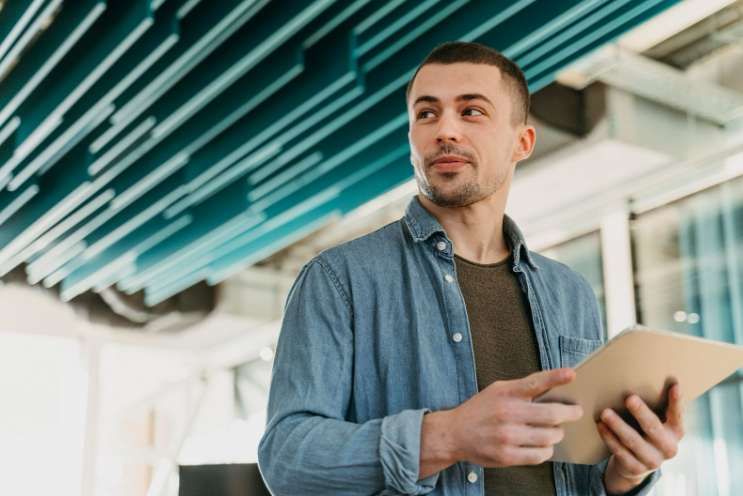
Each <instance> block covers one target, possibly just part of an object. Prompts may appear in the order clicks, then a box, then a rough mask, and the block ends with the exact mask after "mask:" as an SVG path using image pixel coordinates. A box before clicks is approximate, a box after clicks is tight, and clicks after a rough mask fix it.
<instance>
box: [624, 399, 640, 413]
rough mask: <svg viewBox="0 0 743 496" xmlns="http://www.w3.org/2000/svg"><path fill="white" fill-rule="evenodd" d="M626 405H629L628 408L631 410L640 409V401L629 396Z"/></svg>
mask: <svg viewBox="0 0 743 496" xmlns="http://www.w3.org/2000/svg"><path fill="white" fill-rule="evenodd" d="M627 403H629V407H630V408H631V409H633V410H637V409H638V408H639V407H640V400H638V399H637V397H635V396H631V397H630V399H629V400H628V401H627Z"/></svg>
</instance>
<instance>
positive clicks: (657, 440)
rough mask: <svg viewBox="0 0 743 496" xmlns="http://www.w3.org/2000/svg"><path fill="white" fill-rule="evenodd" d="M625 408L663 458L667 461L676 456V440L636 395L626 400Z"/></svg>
mask: <svg viewBox="0 0 743 496" xmlns="http://www.w3.org/2000/svg"><path fill="white" fill-rule="evenodd" d="M626 404H627V408H629V410H630V412H631V413H632V415H634V416H635V418H636V419H637V421H638V422H639V423H640V427H642V430H643V431H644V432H645V434H647V436H648V438H649V440H650V442H651V443H652V444H653V445H654V446H655V448H656V449H657V450H658V451H660V452H661V454H662V455H663V458H664V459H666V460H668V459H670V458H673V457H674V456H676V452H677V451H678V448H677V439H676V437H675V435H674V434H672V433H671V432H670V431H669V430H668V429H666V428H665V426H664V425H663V424H662V423H661V421H660V419H659V418H658V416H657V415H656V414H655V412H653V411H652V410H651V409H650V408H649V407H648V406H647V404H646V403H645V402H644V401H642V399H640V397H639V396H637V395H632V396H630V397H629V398H627V401H626Z"/></svg>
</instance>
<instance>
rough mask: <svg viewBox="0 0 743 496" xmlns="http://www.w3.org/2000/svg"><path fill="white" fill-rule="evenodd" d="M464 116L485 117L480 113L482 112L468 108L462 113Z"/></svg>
mask: <svg viewBox="0 0 743 496" xmlns="http://www.w3.org/2000/svg"><path fill="white" fill-rule="evenodd" d="M468 112H477V113H476V114H472V113H468ZM464 113H465V115H485V114H483V113H482V111H480V110H478V109H476V108H468V109H466V110H465V111H464Z"/></svg>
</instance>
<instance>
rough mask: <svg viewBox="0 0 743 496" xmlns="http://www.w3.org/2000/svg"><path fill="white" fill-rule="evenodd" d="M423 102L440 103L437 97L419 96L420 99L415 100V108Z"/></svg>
mask: <svg viewBox="0 0 743 496" xmlns="http://www.w3.org/2000/svg"><path fill="white" fill-rule="evenodd" d="M421 102H427V103H439V99H438V98H436V97H435V96H431V95H423V96H419V97H418V98H416V99H415V101H414V102H413V107H415V106H416V105H418V104H419V103H421Z"/></svg>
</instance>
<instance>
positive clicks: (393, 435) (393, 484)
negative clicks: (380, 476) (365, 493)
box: [379, 408, 439, 495]
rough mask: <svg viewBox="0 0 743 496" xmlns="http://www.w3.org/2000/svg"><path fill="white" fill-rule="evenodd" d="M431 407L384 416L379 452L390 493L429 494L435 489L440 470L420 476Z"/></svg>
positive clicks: (387, 488)
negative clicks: (426, 416) (423, 433)
mask: <svg viewBox="0 0 743 496" xmlns="http://www.w3.org/2000/svg"><path fill="white" fill-rule="evenodd" d="M430 411H431V410H429V409H427V408H424V409H421V410H405V411H403V412H400V413H398V414H395V415H389V416H387V417H385V418H384V419H382V435H381V436H380V441H379V456H380V459H381V461H382V470H383V472H384V480H385V486H386V490H387V492H388V494H390V495H403V494H426V493H428V492H431V491H433V489H434V488H435V487H436V482H438V480H439V472H437V473H435V474H433V475H431V476H429V477H426V478H425V479H421V480H420V481H419V480H418V473H419V470H420V455H421V425H422V424H423V415H424V414H426V413H428V412H430Z"/></svg>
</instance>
